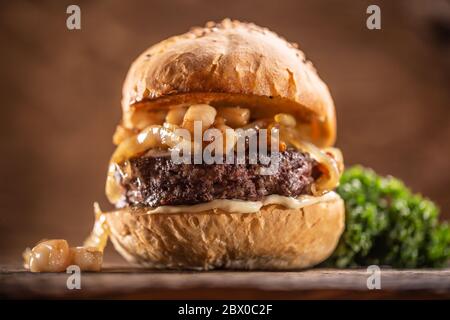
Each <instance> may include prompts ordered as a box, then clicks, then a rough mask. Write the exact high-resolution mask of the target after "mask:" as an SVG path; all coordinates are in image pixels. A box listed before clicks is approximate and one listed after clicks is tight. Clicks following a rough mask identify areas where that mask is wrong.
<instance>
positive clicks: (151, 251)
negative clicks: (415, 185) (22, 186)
mask: <svg viewBox="0 0 450 320" xmlns="http://www.w3.org/2000/svg"><path fill="white" fill-rule="evenodd" d="M106 216H107V218H106V219H107V222H108V226H109V230H110V235H111V241H112V242H113V244H114V247H115V248H116V250H117V251H118V252H119V253H120V254H121V255H122V256H123V257H124V258H125V259H127V260H128V261H130V262H135V263H139V264H142V265H144V266H146V267H150V268H173V269H197V270H209V269H215V268H227V269H302V268H307V267H311V266H313V265H316V264H318V263H320V262H322V261H324V260H325V259H326V258H328V257H329V256H330V255H331V253H332V252H333V251H334V249H335V248H336V245H337V243H338V241H339V237H340V236H341V234H342V232H343V230H344V220H345V209H344V202H343V200H342V199H341V198H340V197H339V196H337V195H336V197H335V198H333V199H332V200H328V201H322V202H319V203H315V204H312V205H310V206H307V207H304V208H301V209H287V208H285V207H283V206H279V205H268V206H264V207H262V208H261V210H260V211H259V212H256V213H247V214H243V213H229V212H225V211H222V210H218V209H216V210H208V211H204V212H199V213H187V212H186V213H176V214H145V213H142V212H139V211H136V210H133V209H131V208H123V209H120V210H118V211H114V212H110V213H108V214H107V215H106Z"/></svg>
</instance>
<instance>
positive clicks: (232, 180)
mask: <svg viewBox="0 0 450 320" xmlns="http://www.w3.org/2000/svg"><path fill="white" fill-rule="evenodd" d="M129 163H130V169H131V170H130V171H131V172H130V173H131V174H129V175H128V176H127V177H125V178H122V177H121V176H120V175H116V177H117V179H118V180H119V183H120V184H121V185H122V186H123V187H124V188H125V190H126V197H125V202H124V203H122V204H121V205H122V206H123V205H131V206H138V205H139V206H149V207H156V206H162V205H189V204H196V203H203V202H208V201H211V200H214V199H240V200H250V201H257V200H261V199H262V198H263V197H264V196H267V195H271V194H278V195H283V196H292V197H296V196H299V195H303V194H311V184H312V183H313V182H314V178H313V176H314V167H315V165H316V162H315V161H314V160H313V159H312V158H311V157H310V156H309V155H308V154H306V153H301V152H297V151H295V150H286V151H284V152H281V153H280V154H279V167H278V170H277V171H276V172H275V173H274V174H272V175H261V171H260V170H261V168H262V167H266V166H264V165H262V164H249V163H248V161H246V164H239V165H237V164H212V165H207V164H175V163H173V162H172V160H171V158H170V155H163V156H161V155H157V156H155V155H152V154H145V155H143V156H141V157H138V158H133V159H130V161H129Z"/></svg>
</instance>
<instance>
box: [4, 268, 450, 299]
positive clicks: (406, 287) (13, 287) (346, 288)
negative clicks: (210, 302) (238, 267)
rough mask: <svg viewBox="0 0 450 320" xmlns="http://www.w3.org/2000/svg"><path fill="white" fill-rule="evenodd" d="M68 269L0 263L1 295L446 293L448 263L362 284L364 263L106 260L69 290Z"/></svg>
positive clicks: (449, 288) (449, 292)
mask: <svg viewBox="0 0 450 320" xmlns="http://www.w3.org/2000/svg"><path fill="white" fill-rule="evenodd" d="M69 276H70V275H69V274H66V273H59V274H55V273H53V274H50V273H43V274H35V273H30V272H27V271H25V270H24V269H22V268H19V267H14V266H2V267H0V297H2V298H69V299H71V298H77V299H87V298H99V299H105V298H106V299H109V298H113V299H115V298H118V299H343V298H344V299H345V298H350V299H367V298H382V299H390V298H420V299H422V298H425V299H428V298H442V299H450V269H441V270H426V269H424V270H394V269H389V268H381V281H380V285H381V289H380V290H377V289H372V290H369V289H368V288H367V279H368V277H369V276H370V274H369V273H367V270H366V269H348V270H339V269H311V270H306V271H293V272H266V271H261V272H255V271H252V272H247V271H210V272H189V271H183V272H180V271H154V270H146V269H140V268H134V267H129V266H120V265H117V266H113V265H109V266H108V265H107V266H106V267H105V268H104V270H103V271H102V272H99V273H82V274H81V289H79V290H78V289H73V290H69V289H68V288H67V284H66V283H67V280H68V277H69Z"/></svg>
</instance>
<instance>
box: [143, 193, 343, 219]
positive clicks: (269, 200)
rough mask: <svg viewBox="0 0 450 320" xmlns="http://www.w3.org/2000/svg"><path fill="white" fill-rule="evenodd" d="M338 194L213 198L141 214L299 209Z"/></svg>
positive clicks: (332, 197) (334, 197) (330, 198)
mask: <svg viewBox="0 0 450 320" xmlns="http://www.w3.org/2000/svg"><path fill="white" fill-rule="evenodd" d="M336 197H338V195H337V194H336V193H335V192H333V191H332V192H328V193H326V194H324V195H323V196H320V197H313V196H300V197H298V198H293V197H285V196H280V195H270V196H267V197H265V198H264V199H263V200H262V201H244V200H226V199H220V200H213V201H210V202H206V203H200V204H194V205H181V206H160V207H157V208H155V209H152V210H148V211H146V212H144V213H142V214H156V213H159V214H161V213H167V214H170V213H183V212H185V213H195V212H202V211H208V210H214V209H220V210H223V211H226V212H230V213H254V212H258V211H259V210H260V209H261V208H262V207H263V206H266V205H270V204H277V205H281V206H283V207H286V208H288V209H300V208H303V207H307V206H310V205H313V204H316V203H318V202H326V201H331V200H334V199H336Z"/></svg>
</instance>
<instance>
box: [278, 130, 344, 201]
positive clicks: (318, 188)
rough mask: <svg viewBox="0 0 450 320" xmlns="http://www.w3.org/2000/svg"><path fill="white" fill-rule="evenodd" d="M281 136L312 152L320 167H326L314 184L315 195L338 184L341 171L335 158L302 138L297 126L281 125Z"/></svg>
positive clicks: (294, 144)
mask: <svg viewBox="0 0 450 320" xmlns="http://www.w3.org/2000/svg"><path fill="white" fill-rule="evenodd" d="M280 137H281V139H282V140H284V141H285V142H287V143H288V144H290V145H292V146H293V147H295V148H296V149H297V150H299V151H304V152H307V153H308V154H310V155H311V157H312V158H313V159H314V160H316V161H317V162H318V163H319V165H320V168H321V169H324V172H323V174H322V175H321V176H320V178H319V179H317V181H316V182H315V185H313V188H312V189H313V194H314V195H321V194H324V193H326V192H328V191H331V190H333V189H334V188H336V187H337V186H338V184H339V178H340V172H339V168H338V164H337V161H336V160H335V159H333V158H332V157H330V156H328V155H327V154H326V153H325V152H323V151H322V150H320V149H319V148H317V147H316V146H315V145H313V144H312V143H310V142H307V141H305V140H303V139H301V138H300V136H299V133H298V132H297V131H296V129H295V128H288V127H285V126H280Z"/></svg>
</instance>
